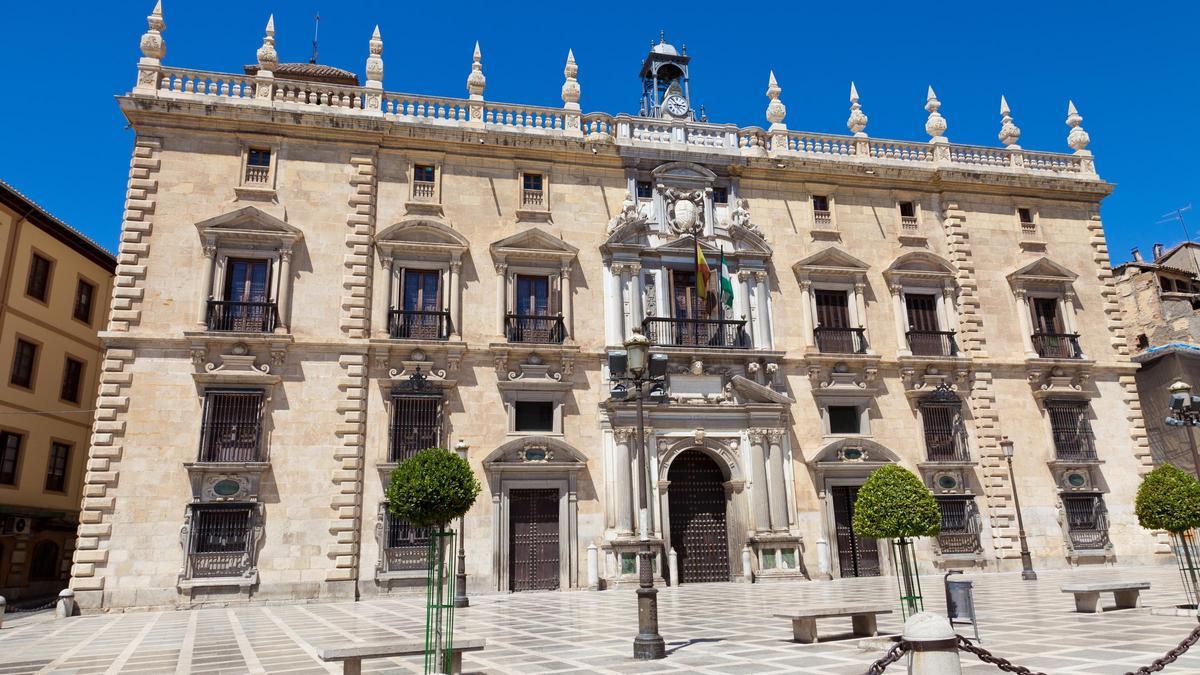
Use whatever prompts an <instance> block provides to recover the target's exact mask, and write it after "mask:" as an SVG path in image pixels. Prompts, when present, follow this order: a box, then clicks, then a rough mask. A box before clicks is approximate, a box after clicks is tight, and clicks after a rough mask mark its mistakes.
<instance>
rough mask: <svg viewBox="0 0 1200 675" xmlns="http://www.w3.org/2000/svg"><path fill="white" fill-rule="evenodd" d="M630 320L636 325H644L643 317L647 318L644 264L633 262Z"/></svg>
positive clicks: (631, 269) (631, 266)
mask: <svg viewBox="0 0 1200 675" xmlns="http://www.w3.org/2000/svg"><path fill="white" fill-rule="evenodd" d="M629 276H630V279H631V281H630V284H629V315H630V316H629V320H630V322H631V323H632V325H634V326H640V325H642V319H645V318H646V314H645V310H644V309H643V305H644V295H643V294H644V293H645V290H644V289H643V288H642V266H641V265H638V264H633V265H630V266H629Z"/></svg>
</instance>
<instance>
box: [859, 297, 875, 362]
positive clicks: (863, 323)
mask: <svg viewBox="0 0 1200 675" xmlns="http://www.w3.org/2000/svg"><path fill="white" fill-rule="evenodd" d="M866 290H867V284H866V282H865V281H857V282H855V283H854V307H855V309H856V312H857V313H858V327H861V328H862V329H863V338H866V339H867V344H868V345H870V344H871V340H870V339H869V335H870V333H871V331H870V330H869V329H868V328H867V301H866V298H865V297H864V291H866ZM868 351H875V350H874V349H870V350H868Z"/></svg>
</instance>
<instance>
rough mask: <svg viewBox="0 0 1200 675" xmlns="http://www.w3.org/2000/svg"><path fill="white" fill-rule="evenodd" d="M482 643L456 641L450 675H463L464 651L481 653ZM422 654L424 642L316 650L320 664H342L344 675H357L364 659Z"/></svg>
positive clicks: (404, 641) (386, 642)
mask: <svg viewBox="0 0 1200 675" xmlns="http://www.w3.org/2000/svg"><path fill="white" fill-rule="evenodd" d="M484 642H485V641H484V640H455V641H454V644H453V646H452V647H451V648H450V649H449V652H450V668H449V673H450V675H457V674H458V673H461V672H462V655H463V652H478V651H483V646H484ZM424 653H425V643H424V641H417V640H388V641H385V642H361V643H356V644H347V645H338V646H336V647H334V646H327V647H318V648H317V658H319V659H321V660H322V661H327V662H328V661H341V662H342V673H344V675H360V674H361V673H362V662H363V659H382V658H388V657H392V656H419V655H421V654H424Z"/></svg>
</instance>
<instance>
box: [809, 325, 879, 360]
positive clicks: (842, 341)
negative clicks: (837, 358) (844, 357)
mask: <svg viewBox="0 0 1200 675" xmlns="http://www.w3.org/2000/svg"><path fill="white" fill-rule="evenodd" d="M813 335H814V336H815V337H816V340H817V349H818V350H819V351H820V352H821V353H822V354H866V353H867V330H866V329H865V328H827V327H824V326H819V327H817V328H816V329H815V330H813Z"/></svg>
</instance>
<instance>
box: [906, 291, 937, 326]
mask: <svg viewBox="0 0 1200 675" xmlns="http://www.w3.org/2000/svg"><path fill="white" fill-rule="evenodd" d="M904 308H905V310H906V312H907V313H908V328H909V330H914V331H922V332H933V331H936V330H938V317H937V298H936V297H935V296H934V295H933V294H932V293H905V294H904Z"/></svg>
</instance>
